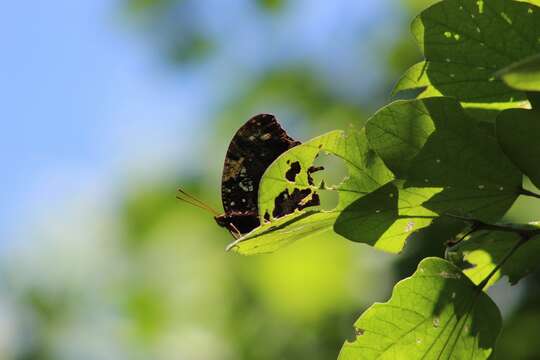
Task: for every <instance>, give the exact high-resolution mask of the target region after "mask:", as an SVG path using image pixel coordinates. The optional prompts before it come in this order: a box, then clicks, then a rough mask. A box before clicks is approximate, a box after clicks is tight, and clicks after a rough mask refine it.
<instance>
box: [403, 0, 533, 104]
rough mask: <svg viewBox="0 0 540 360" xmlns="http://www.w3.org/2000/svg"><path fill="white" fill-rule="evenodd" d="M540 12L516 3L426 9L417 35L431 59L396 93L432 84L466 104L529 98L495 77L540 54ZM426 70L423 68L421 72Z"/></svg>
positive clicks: (464, 1)
mask: <svg viewBox="0 0 540 360" xmlns="http://www.w3.org/2000/svg"><path fill="white" fill-rule="evenodd" d="M539 22H540V8H538V7H536V6H535V5H533V4H529V3H522V2H516V1H511V0H490V1H476V0H447V1H441V2H439V3H437V4H435V5H433V6H431V7H429V8H428V9H426V10H424V11H423V12H422V13H421V14H420V15H419V16H418V17H417V18H416V19H415V20H414V21H413V24H412V32H413V35H414V36H415V38H416V40H417V42H418V44H419V46H420V48H421V50H422V51H423V53H424V56H425V59H426V60H425V63H423V64H422V66H419V65H415V66H413V67H412V68H411V69H410V70H409V71H408V72H407V73H406V74H405V76H404V77H403V78H402V79H401V81H400V82H399V83H398V85H397V86H396V91H400V90H405V89H411V88H417V87H419V86H421V87H424V86H426V84H428V83H429V85H428V86H427V91H428V94H429V96H433V95H435V94H436V93H437V92H438V93H440V94H442V95H445V96H452V97H455V98H457V99H458V100H460V101H463V102H474V103H484V102H514V101H518V100H523V99H524V98H525V96H524V94H523V93H521V92H518V91H515V90H513V89H510V88H509V87H508V86H506V84H504V83H503V82H502V81H501V80H499V79H497V78H496V77H495V76H494V74H495V73H496V72H497V71H498V70H501V69H503V68H505V67H507V66H509V65H510V64H512V63H514V62H516V61H519V60H522V59H524V58H526V57H528V56H531V55H535V54H537V53H538V52H540V43H539V42H538V37H539V36H540V28H538V26H536V24H538V23H539ZM420 68H421V69H422V70H421V71H420Z"/></svg>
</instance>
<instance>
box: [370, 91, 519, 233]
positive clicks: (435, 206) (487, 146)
mask: <svg viewBox="0 0 540 360" xmlns="http://www.w3.org/2000/svg"><path fill="white" fill-rule="evenodd" d="M366 133H367V137H368V141H369V143H370V146H371V147H372V148H373V149H374V150H375V151H376V152H377V154H378V155H379V156H380V157H381V158H382V159H383V161H384V162H385V163H386V165H387V166H388V168H389V169H390V170H392V171H393V172H394V174H395V175H396V177H397V178H398V179H403V180H405V184H404V187H405V188H407V187H413V188H437V189H439V191H438V192H437V193H436V194H435V195H434V196H432V197H430V198H429V199H427V200H426V201H425V202H424V203H423V206H424V207H425V208H427V209H429V210H431V211H433V212H435V213H437V214H439V215H442V214H452V215H462V216H473V217H475V218H477V219H480V220H484V221H488V222H489V221H496V220H498V219H499V218H500V217H501V216H502V215H503V214H504V213H505V212H506V210H507V209H508V208H509V207H510V206H511V205H512V203H513V202H514V200H515V199H516V197H517V196H518V194H519V192H520V189H521V181H522V175H521V173H520V172H519V170H518V169H517V168H516V167H515V165H514V164H512V162H511V161H510V160H509V159H508V158H507V157H506V156H505V154H504V153H503V152H502V150H501V149H500V147H499V144H498V142H497V140H496V139H495V138H493V137H492V136H489V135H487V134H486V132H485V131H484V130H480V128H479V127H478V126H477V125H476V123H475V122H474V121H473V120H472V119H470V118H468V117H467V116H466V115H465V113H464V111H463V109H462V107H461V106H460V104H459V103H458V102H457V101H456V100H453V99H450V98H444V97H437V98H427V99H421V100H411V101H397V102H394V103H392V104H390V105H388V106H386V107H384V108H382V109H381V110H380V111H378V112H377V113H376V114H375V115H374V116H373V117H372V118H371V119H370V120H369V121H368V123H367V125H366Z"/></svg>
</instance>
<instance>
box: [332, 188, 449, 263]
mask: <svg viewBox="0 0 540 360" xmlns="http://www.w3.org/2000/svg"><path fill="white" fill-rule="evenodd" d="M440 191H441V189H436V188H406V189H405V188H403V182H402V181H395V182H392V183H389V184H387V185H385V186H383V187H381V188H379V189H377V190H376V191H374V192H372V193H371V194H368V195H366V196H364V197H362V198H359V199H358V200H356V201H355V202H353V203H352V204H351V205H349V206H348V207H346V208H345V209H344V210H343V211H342V212H341V214H339V217H338V218H337V220H336V223H335V225H334V230H335V231H336V232H337V233H338V234H340V235H342V236H344V237H346V238H347V239H349V240H352V241H358V242H363V243H366V244H369V245H371V246H373V247H375V248H378V249H380V250H383V251H387V252H391V253H398V252H400V251H401V250H402V249H403V246H404V245H405V241H406V240H407V238H408V237H409V236H410V235H411V234H412V233H413V232H414V231H416V230H419V229H422V228H425V227H427V226H428V225H429V224H431V222H432V221H433V220H434V219H435V218H436V217H437V216H438V215H437V213H435V212H433V211H431V210H429V209H427V208H425V207H423V206H422V204H423V203H424V202H425V201H427V200H428V199H430V198H431V197H432V196H434V195H435V194H437V193H438V192H440Z"/></svg>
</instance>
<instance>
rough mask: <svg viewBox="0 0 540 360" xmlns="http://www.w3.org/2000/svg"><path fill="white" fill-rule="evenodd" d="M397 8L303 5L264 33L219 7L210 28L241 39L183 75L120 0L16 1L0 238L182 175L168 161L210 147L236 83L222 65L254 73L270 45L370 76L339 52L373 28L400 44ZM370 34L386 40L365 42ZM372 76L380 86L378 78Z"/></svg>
mask: <svg viewBox="0 0 540 360" xmlns="http://www.w3.org/2000/svg"><path fill="white" fill-rule="evenodd" d="M391 2H392V1H387V2H378V1H365V2H364V1H363V2H355V1H346V0H343V1H339V2H335V3H334V2H316V3H313V2H307V1H299V2H298V3H297V5H295V6H296V7H297V10H298V11H304V13H303V16H301V17H298V16H293V15H291V17H289V18H288V17H285V18H284V19H283V23H284V24H288V25H287V26H283V27H281V26H274V27H268V28H261V24H258V23H257V21H256V19H255V20H254V19H253V18H251V23H250V24H244V23H242V25H241V26H240V25H239V24H240V22H242V21H245V20H246V19H250V17H246V12H249V11H253V9H249V7H248V8H247V10H242V9H243V8H242V4H243V3H244V2H243V1H237V2H234V4H235V5H234V6H233V5H232V4H233V3H232V2H231V4H230V6H229V7H227V12H226V13H224V12H223V11H225V10H223V11H217V12H216V11H214V10H213V9H216V8H217V7H218V6H219V5H218V4H223V3H220V2H219V1H217V0H214V1H211V3H213V5H212V4H210V5H211V6H210V5H209V6H208V7H207V10H208V11H207V14H206V15H205V16H206V19H208V27H209V29H210V30H211V31H212V32H214V33H216V34H218V35H219V34H220V33H222V32H223V30H222V29H223V27H224V26H226V27H227V31H228V33H227V34H226V35H223V34H221V36H231V37H232V38H234V39H235V41H230V42H227V44H228V45H227V47H226V48H225V49H224V51H223V55H222V57H221V58H218V59H217V60H216V61H215V62H214V63H213V64H209V66H210V67H209V68H208V69H207V71H203V72H199V73H197V72H194V73H191V74H190V73H189V72H183V73H182V74H181V75H179V74H178V72H175V71H174V70H173V69H172V68H168V67H167V66H166V65H165V64H164V63H163V62H162V61H161V58H160V56H159V55H158V54H156V53H155V52H156V50H155V48H154V47H152V46H151V45H150V44H149V43H148V42H146V41H144V37H143V36H141V34H140V33H137V31H135V29H134V26H133V24H131V23H129V21H128V19H127V18H125V17H123V16H122V12H121V11H120V3H119V2H116V1H107V0H85V1H69V0H63V1H54V2H47V1H42V0H38V1H33V2H31V3H30V2H25V1H12V2H7V3H6V4H4V6H3V9H2V12H0V41H1V43H2V45H3V50H4V51H2V57H0V80H1V81H2V85H3V86H1V87H0V98H1V99H2V101H1V104H2V106H1V108H0V119H1V120H0V121H1V124H2V126H1V128H0V129H1V131H0V162H1V163H2V164H3V169H2V173H1V177H0V198H1V199H2V203H1V204H0V237H1V238H3V239H6V238H8V237H9V236H10V235H12V234H13V232H14V231H16V230H18V229H20V228H24V227H25V226H26V225H27V223H28V224H30V220H29V219H32V218H35V217H39V216H40V214H42V213H43V212H49V211H54V210H55V209H56V208H57V207H58V206H60V204H62V203H63V202H65V201H66V200H67V201H69V200H76V199H77V198H78V197H79V196H82V195H83V194H84V193H86V192H90V193H92V192H94V191H95V192H98V193H99V192H100V190H99V189H101V188H103V187H109V186H112V185H113V184H115V183H116V182H117V181H120V180H119V179H121V178H122V177H125V176H127V175H128V174H129V173H130V172H131V171H133V172H135V173H138V174H142V176H145V174H146V175H148V176H152V175H153V174H156V173H163V172H167V171H171V172H173V173H174V172H177V171H173V170H172V169H170V165H171V159H174V161H175V162H176V163H178V164H182V163H185V162H186V161H187V159H186V157H185V156H184V155H185V154H186V153H189V151H190V150H189V149H190V146H191V145H194V144H199V146H203V144H204V139H203V138H202V136H201V131H200V130H201V129H202V128H203V127H204V126H206V125H207V123H208V116H209V114H210V112H209V109H211V106H209V104H211V102H212V101H213V100H215V96H216V94H219V92H220V91H221V92H223V91H224V90H226V89H227V83H228V82H233V81H234V72H229V73H227V71H223V70H224V66H228V65H231V64H235V66H237V69H242V67H245V68H246V69H248V71H256V70H257V66H258V65H257V64H261V63H262V61H261V59H264V57H266V56H268V53H267V49H268V44H270V45H271V47H272V48H274V49H276V51H275V52H274V53H273V55H272V56H273V57H281V58H282V57H284V56H289V57H292V58H294V57H298V58H302V57H311V58H313V59H314V62H315V63H318V65H319V66H321V68H326V69H328V68H331V67H335V64H334V63H333V61H334V58H337V57H339V58H341V59H347V58H349V59H350V61H349V62H343V63H342V64H341V65H340V66H341V67H342V68H343V69H344V71H342V72H341V73H338V76H339V74H347V73H349V72H350V71H349V70H348V69H350V70H351V71H353V70H359V69H361V68H362V66H363V67H364V68H369V66H370V64H373V63H374V62H376V61H377V59H374V58H369V56H364V55H367V54H361V53H357V54H355V56H354V57H351V56H347V54H352V53H353V51H356V50H351V49H342V48H340V46H339V44H340V43H347V41H345V40H346V39H345V37H347V36H351V35H350V34H353V32H352V31H351V30H360V31H365V32H366V39H368V38H369V36H371V38H372V39H371V40H373V38H377V37H385V36H386V37H391V36H392V31H396V30H395V29H396V28H397V27H398V26H399V24H396V25H395V26H394V27H393V28H392V27H389V26H388V23H391V22H392V21H391V20H392V19H391V18H389V17H388V16H389V14H390V15H395V13H394V14H392V12H393V11H396V10H391V8H390V6H389V4H390V3H391ZM313 4H316V5H313ZM330 4H332V5H330ZM312 5H313V6H312ZM244 7H245V6H244ZM302 9H304V10H302ZM305 9H308V10H307V11H305ZM292 13H293V14H294V13H295V10H294V9H293V12H292ZM216 15H217V16H216ZM223 15H226V16H223ZM235 16H236V19H235ZM391 17H393V16H391ZM298 19H301V21H299V20H298ZM376 19H379V20H380V21H381V23H380V26H379V27H376V21H375V20H376ZM382 22H384V24H383V23H382ZM278 25H279V24H278ZM250 27H251V28H253V31H245V29H246V28H247V29H249V28H250ZM261 29H263V30H261ZM370 29H371V30H373V29H379V30H378V31H379V33H378V34H375V35H373V34H371V35H369V36H368V35H367V34H369V33H370ZM291 33H295V34H297V35H298V36H291ZM356 33H357V32H354V34H356ZM348 34H349V35H348ZM340 39H341V40H343V42H341V41H340ZM366 41H368V40H366ZM239 46H240V48H239ZM239 49H241V50H242V51H239ZM329 53H330V54H334V55H335V56H328V54H329ZM246 54H251V55H249V56H247V55H246ZM359 59H360V60H359ZM224 64H225V65H224ZM359 64H360V65H359ZM201 74H204V75H202V76H201ZM364 77H365V79H367V80H365V81H375V80H376V77H375V78H373V73H371V72H365V74H364ZM337 80H338V81H341V82H343V83H345V82H346V81H350V80H351V79H347V78H346V77H344V78H343V79H337ZM345 85H346V84H345ZM186 166H187V167H189V165H186ZM167 169H168V170H167ZM0 241H1V240H0Z"/></svg>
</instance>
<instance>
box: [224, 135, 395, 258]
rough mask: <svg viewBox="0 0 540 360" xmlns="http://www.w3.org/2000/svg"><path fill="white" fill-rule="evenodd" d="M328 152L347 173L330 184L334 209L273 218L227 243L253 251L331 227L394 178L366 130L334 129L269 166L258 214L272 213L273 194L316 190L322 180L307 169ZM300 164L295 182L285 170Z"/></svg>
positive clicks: (273, 247) (241, 250)
mask: <svg viewBox="0 0 540 360" xmlns="http://www.w3.org/2000/svg"><path fill="white" fill-rule="evenodd" d="M321 151H324V152H328V153H330V154H333V155H335V156H336V157H338V158H340V159H342V160H343V162H344V163H345V166H346V168H347V170H348V173H349V176H348V177H347V178H346V179H345V180H344V181H343V182H342V183H341V184H339V185H338V186H336V187H335V188H332V189H331V190H335V191H337V192H338V194H339V202H338V205H337V207H336V208H335V209H333V210H329V211H325V210H321V209H318V210H304V211H297V212H295V213H293V214H290V215H287V216H284V217H281V218H278V219H272V218H271V219H270V221H269V222H265V223H264V224H263V225H262V226H260V227H258V228H257V229H255V230H253V231H252V232H251V233H249V234H246V235H245V236H243V237H242V238H240V239H238V240H237V241H235V242H233V243H232V244H230V245H229V249H230V250H233V251H235V252H238V253H241V254H244V255H251V254H257V253H266V252H272V251H275V250H277V249H279V248H281V247H283V246H285V245H288V244H290V243H292V242H293V241H296V240H299V239H302V238H305V237H308V236H311V235H313V234H318V233H321V232H327V231H328V232H332V231H333V225H334V222H335V220H336V218H337V217H338V216H339V213H340V212H341V210H342V209H343V208H345V207H347V206H348V205H349V204H350V203H352V202H354V201H355V200H356V199H358V198H360V197H362V196H364V195H366V194H369V193H371V192H372V191H374V190H375V189H377V188H379V187H381V186H382V185H384V184H385V183H387V182H389V181H391V180H392V179H393V174H392V173H391V172H390V171H389V170H388V169H387V168H386V166H385V165H384V163H383V162H382V160H381V159H380V158H379V157H378V156H377V155H376V154H375V152H374V151H373V150H371V149H370V148H369V147H368V143H367V139H366V135H365V130H364V129H362V130H355V129H351V130H350V131H348V132H343V131H332V132H329V133H327V134H324V135H321V136H319V137H316V138H314V139H312V140H310V141H307V142H305V143H303V144H301V145H299V146H296V147H294V148H292V149H290V150H288V151H287V152H285V153H283V154H282V155H281V156H280V157H279V158H277V159H276V160H275V161H274V162H273V163H272V164H271V165H270V166H269V167H268V169H267V170H266V171H265V173H264V174H263V177H262V179H261V183H260V187H259V214H260V216H261V218H264V215H265V214H272V212H273V209H274V204H275V199H276V197H277V196H279V194H281V193H282V192H283V191H289V193H291V192H292V191H294V189H299V190H303V189H310V190H311V191H313V192H316V191H318V190H319V189H320V188H321V187H323V186H322V184H311V183H310V181H309V176H308V175H309V174H308V169H309V168H310V166H312V165H313V162H314V161H315V158H316V157H317V155H318V154H319V153H320V152H321ZM296 162H297V163H298V165H299V169H300V170H299V171H298V172H297V174H296V176H295V177H294V181H291V179H290V176H289V179H288V176H287V172H288V171H289V170H290V169H291V164H293V163H296Z"/></svg>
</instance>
